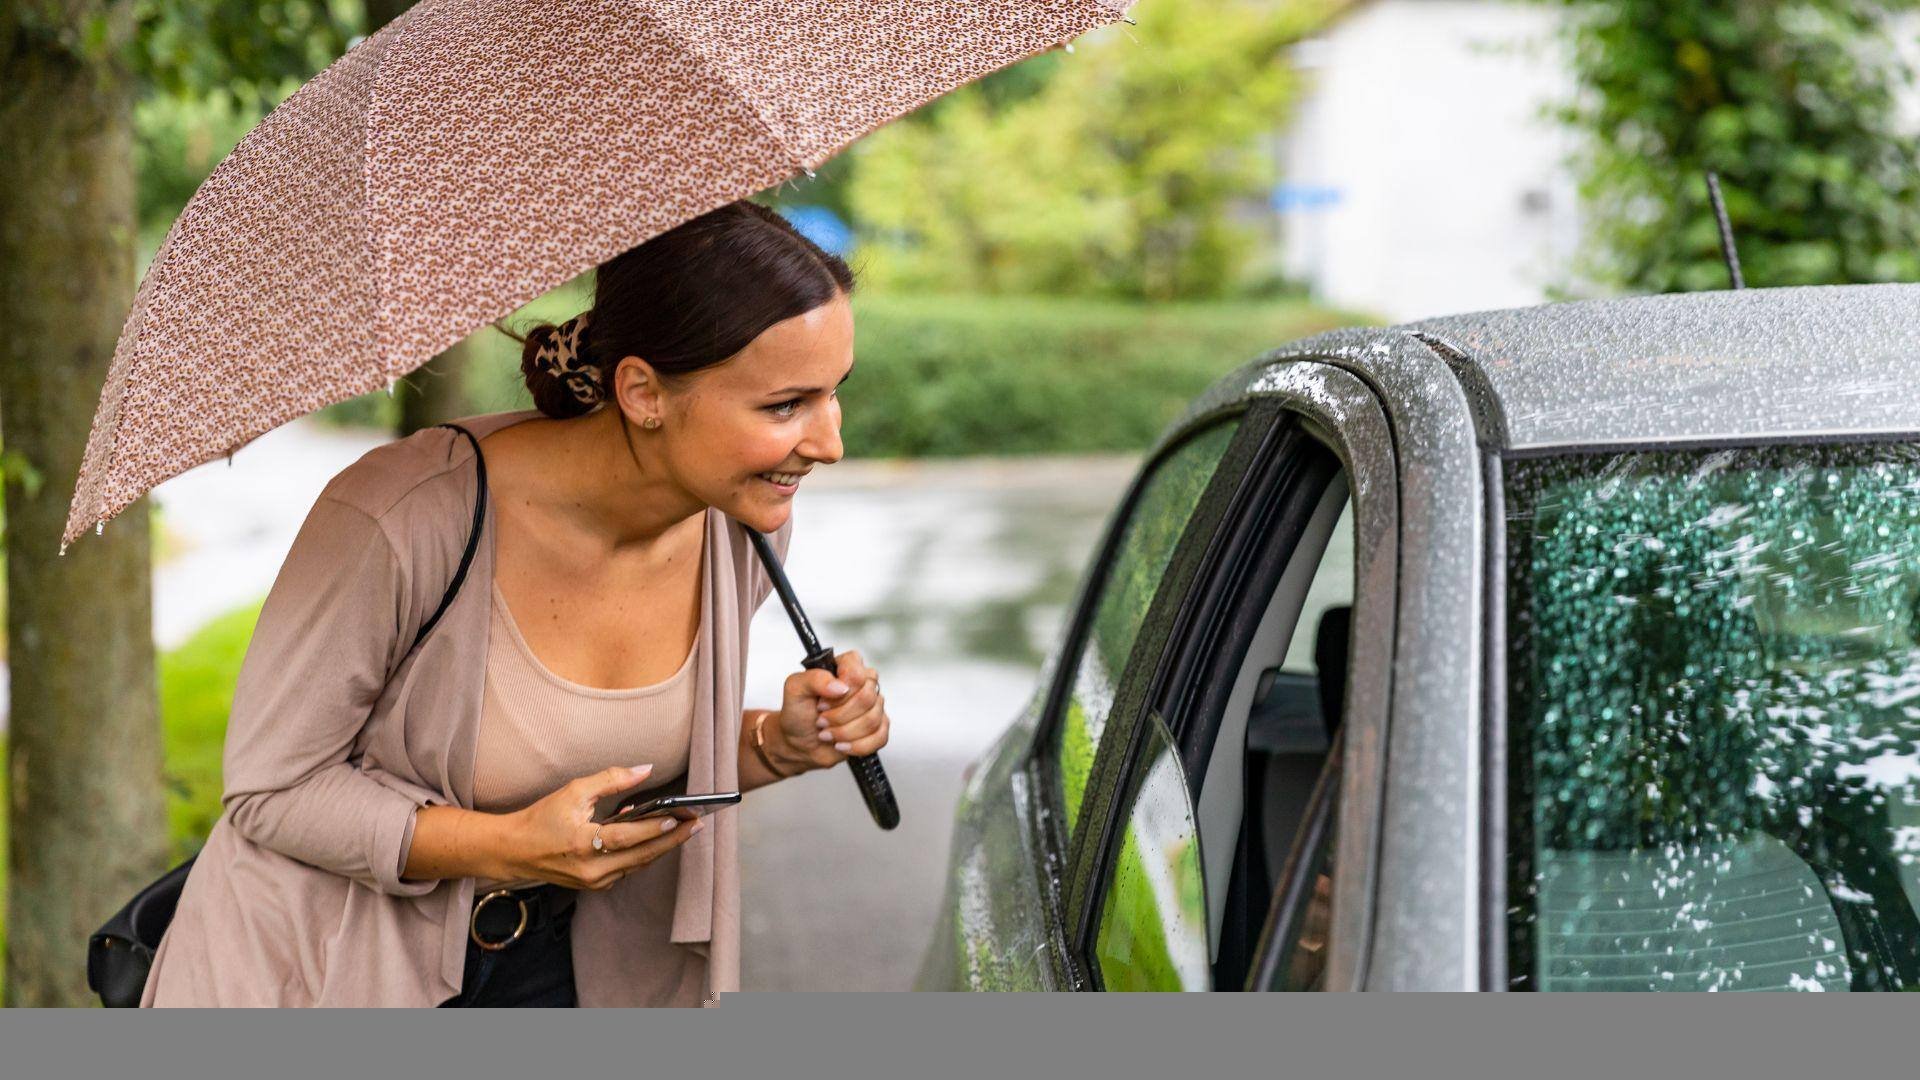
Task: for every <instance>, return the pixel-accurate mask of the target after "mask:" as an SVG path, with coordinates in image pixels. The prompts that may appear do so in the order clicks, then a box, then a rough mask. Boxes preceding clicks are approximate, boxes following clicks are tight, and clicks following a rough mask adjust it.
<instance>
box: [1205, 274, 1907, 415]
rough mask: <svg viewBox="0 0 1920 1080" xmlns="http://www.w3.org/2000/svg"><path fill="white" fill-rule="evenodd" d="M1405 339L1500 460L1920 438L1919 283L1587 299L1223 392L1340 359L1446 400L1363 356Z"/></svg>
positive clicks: (1356, 338)
mask: <svg viewBox="0 0 1920 1080" xmlns="http://www.w3.org/2000/svg"><path fill="white" fill-rule="evenodd" d="M1394 338H1402V339H1404V338H1414V339H1417V340H1419V341H1421V342H1424V343H1425V344H1426V346H1427V347H1428V348H1429V349H1431V350H1432V351H1433V352H1434V353H1436V354H1438V355H1439V356H1440V357H1441V358H1442V359H1444V360H1445V361H1446V362H1447V365H1448V366H1449V367H1450V368H1451V369H1452V370H1453V372H1454V374H1455V376H1456V378H1457V379H1458V380H1459V384H1460V386H1461V387H1462V388H1464V390H1465V391H1466V395H1467V399H1468V402H1469V405H1470V407H1471V409H1472V411H1473V414H1474V421H1475V427H1476V429H1477V436H1478V439H1479V441H1480V442H1482V443H1483V444H1486V445H1489V446H1494V447H1499V448H1501V449H1507V450H1516V451H1527V450H1547V449H1564V448H1575V447H1601V446H1609V445H1619V444H1640V445H1648V444H1652V445H1663V444H1672V445H1686V444H1703V443H1706V444H1710V443H1715V442H1767V441H1783V440H1784V441H1814V440H1821V439H1830V438H1864V437H1872V436H1875V435H1892V434H1913V433H1920V284H1889V285H1825V286H1806V287H1797V288H1779V289H1742V290H1738V291H1724V292H1701V293H1679V294H1668V295H1661V296H1636V297H1626V298H1621V299H1609V300H1582V301H1573V302H1568V303H1558V304H1543V305H1540V306H1538V307H1528V308H1512V309H1507V310H1502V311H1483V312H1476V313H1472V314H1465V315H1450V316H1447V317H1445V318H1438V319H1425V320H1421V321H1419V322H1412V323H1406V324H1403V325H1401V326H1396V327H1389V328H1386V329H1384V330H1381V329H1376V330H1371V331H1358V332H1356V331H1351V330H1346V331H1335V332H1333V333H1331V334H1325V335H1321V336H1319V337H1315V338H1308V339H1306V340H1305V341H1301V342H1297V343H1295V344H1292V345H1289V346H1286V347H1285V348H1282V349H1280V350H1278V351H1276V352H1275V353H1273V354H1270V355H1269V356H1267V357H1264V358H1262V361H1257V362H1256V363H1255V364H1249V365H1247V366H1246V367H1244V368H1242V369H1241V372H1240V373H1239V374H1240V375H1241V377H1240V378H1235V377H1232V376H1230V377H1229V378H1228V379H1224V380H1222V384H1224V385H1218V386H1217V388H1216V389H1217V391H1225V392H1226V393H1227V394H1229V395H1231V394H1233V393H1234V392H1235V391H1236V390H1237V391H1239V392H1242V393H1244V392H1246V391H1247V390H1250V389H1253V386H1252V385H1251V380H1250V379H1248V378H1247V377H1246V376H1250V375H1252V374H1254V371H1255V369H1256V368H1257V367H1259V366H1262V365H1263V364H1264V365H1270V364H1272V363H1273V362H1274V361H1278V360H1287V359H1301V358H1304V357H1310V356H1314V355H1327V356H1330V357H1332V356H1337V357H1339V359H1340V363H1341V364H1342V366H1345V367H1348V368H1349V369H1351V370H1354V371H1355V372H1357V373H1359V374H1360V375H1362V376H1363V377H1368V376H1372V378H1370V379H1369V381H1370V382H1372V383H1373V384H1374V385H1375V386H1376V387H1378V388H1379V389H1380V392H1381V393H1382V395H1383V396H1384V397H1387V398H1389V399H1392V398H1393V397H1396V396H1401V395H1408V394H1419V393H1433V392H1437V391H1435V390H1434V389H1433V388H1432V384H1431V381H1430V380H1425V379H1409V378H1405V377H1401V376H1403V375H1404V373H1400V374H1399V375H1397V374H1396V372H1395V371H1393V370H1391V365H1392V364H1393V363H1394V360H1393V357H1394V354H1395V353H1396V352H1398V350H1397V349H1392V348H1387V349H1381V348H1367V347H1361V346H1362V345H1363V342H1371V343H1374V344H1378V343H1380V342H1382V341H1388V342H1390V341H1391V340H1392V339H1394ZM1423 388H1424V389H1423ZM1209 397H1211V398H1212V400H1213V401H1215V402H1217V401H1218V400H1219V395H1218V394H1217V393H1216V394H1214V395H1209Z"/></svg>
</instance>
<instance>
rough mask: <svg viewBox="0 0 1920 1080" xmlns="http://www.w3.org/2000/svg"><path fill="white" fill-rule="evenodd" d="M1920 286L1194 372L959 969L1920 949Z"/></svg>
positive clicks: (947, 984) (1817, 975)
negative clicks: (1209, 381)
mask: <svg viewBox="0 0 1920 1080" xmlns="http://www.w3.org/2000/svg"><path fill="white" fill-rule="evenodd" d="M1917 740H1920V286H1916V285H1885V286H1845V287H1830V288H1804V289H1771V290H1761V289H1754V290H1745V291H1739V292H1727V293H1708V294H1694V295H1680V296H1655V297H1642V298H1635V299H1625V300H1613V301H1598V302H1581V303H1570V304H1555V305H1548V306H1544V307H1538V308H1530V309H1524V310H1515V311H1501V312H1492V313H1486V314H1477V315H1465V316H1459V317H1454V318H1446V319H1438V320H1433V321H1429V322H1421V323H1415V324H1411V325H1407V326H1399V327H1392V328H1387V329H1362V330H1346V331H1339V332H1336V333H1332V334H1328V335H1324V336H1320V337H1315V338H1311V339H1309V340H1306V341H1302V342H1298V343H1296V344H1293V345H1290V346H1287V347H1285V348H1282V349H1280V350H1278V351H1276V352H1274V353H1272V354H1271V355H1268V356H1265V357H1262V358H1260V359H1259V360H1257V361H1254V362H1252V363H1249V364H1247V365H1246V366H1244V367H1242V368H1240V369H1239V370H1237V371H1235V372H1234V373H1233V374H1231V375H1229V376H1228V377H1226V378H1224V379H1222V380H1221V381H1220V382H1219V383H1217V384H1216V385H1215V386H1214V387H1213V388H1211V389H1210V390H1209V391H1208V392H1207V393H1206V394H1204V395H1203V396H1202V397H1201V398H1200V399H1199V400H1198V401H1196V402H1195V403H1194V404H1193V406H1192V407H1191V408H1190V409H1189V410H1188V412H1187V413H1186V415H1185V416H1184V417H1183V418H1182V419H1181V420H1180V421H1179V422H1177V423H1176V424H1175V425H1174V426H1173V427H1172V428H1171V429H1169V431H1168V432H1167V433H1166V434H1165V435H1164V436H1163V437H1162V438H1161V440H1160V441H1159V443H1158V444H1157V445H1156V446H1155V447H1154V449H1153V450H1152V452H1151V453H1150V454H1149V455H1148V458H1147V462H1146V464H1145V465H1144V467H1143V468H1142V470H1141V472H1140V475H1139V476H1138V477H1137V478H1136V479H1135V481H1134V483H1133V484H1132V486H1131V487H1130V489H1129V490H1128V493H1127V495H1126V496H1125V498H1124V499H1123V501H1122V503H1121V505H1120V506H1119V507H1118V509H1117V510H1116V511H1115V512H1114V515H1113V517H1112V519H1111V521H1110V522H1109V524H1108V527H1107V529H1106V533H1105V535H1104V538H1103V539H1102V541H1101V543H1100V546H1099V548H1098V550H1097V552H1096V554H1095V556H1094V558H1093V561H1092V564H1091V566H1090V567H1089V569H1088V571H1087V573H1086V575H1085V577H1084V579H1083V580H1082V582H1081V585H1080V587H1079V591H1078V594H1077V596H1076V599H1075V601H1074V604H1073V615H1072V618H1071V619H1070V621H1069V624H1068V625H1067V627H1066V629H1065V630H1064V632H1063V634H1062V636H1061V640H1060V643H1059V645H1058V647H1057V648H1056V650H1055V651H1054V654H1053V655H1052V657H1050V658H1049V660H1048V661H1047V664H1046V666H1045V668H1044V670H1043V673H1042V676H1041V679H1040V684H1039V686H1038V688H1037V690H1036V692H1035V694H1034V696H1033V698H1032V700H1031V702H1030V704H1029V706H1028V707H1027V708H1026V710H1025V711H1024V713H1023V715H1022V716H1020V717H1019V719H1018V720H1017V721H1016V722H1015V723H1014V724H1013V725H1012V727H1011V728H1009V729H1008V730H1007V731H1006V733H1005V734H1004V735H1003V736H1002V737H1001V738H1000V740H999V741H998V742H997V743H996V744H995V746H994V747H993V748H992V749H991V750H990V751H989V752H988V753H987V755H986V756H985V757H984V758H983V759H982V760H981V761H979V762H976V763H975V764H974V766H972V768H971V770H970V773H969V777H968V780H967V783H966V787H965V791H964V793H963V796H962V799H961V803H960V807H959V810H958V812H957V820H956V826H955V830H954V842H953V849H952V863H951V868H950V872H949V884H948V889H947V896H946V902H945V909H944V912H943V915H942V918H941V922H940V924H939V926H938V928H937V930H936V933H935V937H934V941H933V944H932V947H931V949H930V951H929V953H928V955H927V958H926V961H925V963H924V964H923V966H922V969H921V975H920V980H919V985H920V986H921V987H922V988H927V989H976V990H996V989H1007V990H1100V989H1106V990H1123V989H1124V990H1175V989H1181V990H1203V989H1216V990H1235V989H1243V988H1244V989H1328V990H1344V989H1360V988H1364V989H1393V990H1403V989H1404V990H1411V989H1427V990H1500V989H1527V990H1764V989H1799V990H1849V989H1851V990H1882V989H1915V988H1920V920H1917V919H1916V916H1915V907H1916V904H1917V903H1920V749H1917V745H1916V743H1917Z"/></svg>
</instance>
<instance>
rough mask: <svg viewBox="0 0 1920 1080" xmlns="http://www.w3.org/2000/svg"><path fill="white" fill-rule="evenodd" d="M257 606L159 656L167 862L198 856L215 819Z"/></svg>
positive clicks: (221, 620) (227, 616) (219, 621)
mask: <svg viewBox="0 0 1920 1080" xmlns="http://www.w3.org/2000/svg"><path fill="white" fill-rule="evenodd" d="M259 618H260V605H259V604H257V603H256V604H251V605H248V606H247V607H243V608H239V609H237V610H234V611H230V612H228V613H227V614H225V615H222V616H220V617H219V618H217V619H215V620H213V621H212V622H210V623H208V624H207V625H206V626H204V627H202V628H201V629H200V630H199V631H198V632H197V633H195V634H194V635H193V637H191V638H189V639H188V640H187V641H186V642H184V643H183V644H181V646H180V647H179V648H177V649H174V650H172V651H171V652H168V653H165V654H163V655H162V656H161V657H160V723H161V727H162V731H163V734H164V736H165V742H166V755H167V756H166V772H165V775H166V784H167V825H168V836H169V842H170V843H171V844H172V848H173V851H172V859H173V861H174V862H179V861H180V860H181V859H184V858H186V857H187V856H189V855H191V854H193V853H194V852H195V851H198V850H199V849H200V844H201V843H202V842H203V841H204V840H205V839H206V836H207V834H208V833H209V832H212V831H213V823H214V822H215V821H217V820H219V818H220V754H221V751H222V749H223V748H224V747H225V745H226V738H227V713H228V712H229V711H230V710H231V709H232V708H233V683H234V679H235V678H236V677H238V676H239V674H240V661H241V660H242V659H243V658H245V656H246V652H247V642H248V641H249V640H251V639H252V637H253V626H254V623H255V622H257V621H259Z"/></svg>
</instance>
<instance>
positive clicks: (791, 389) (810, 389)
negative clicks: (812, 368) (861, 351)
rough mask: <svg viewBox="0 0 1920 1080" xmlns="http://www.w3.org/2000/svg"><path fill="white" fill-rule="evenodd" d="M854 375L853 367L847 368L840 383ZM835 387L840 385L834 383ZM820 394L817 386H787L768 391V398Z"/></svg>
mask: <svg viewBox="0 0 1920 1080" xmlns="http://www.w3.org/2000/svg"><path fill="white" fill-rule="evenodd" d="M852 374H853V368H852V367H849V368H847V374H846V375H842V376H840V382H842V383H843V382H846V381H847V378H848V376H850V375H852ZM833 385H835V386H839V385H840V383H834V384H833ZM819 392H820V388H819V387H817V386H786V387H782V388H780V389H778V390H769V391H767V396H768V397H772V396H774V395H775V394H817V393H819Z"/></svg>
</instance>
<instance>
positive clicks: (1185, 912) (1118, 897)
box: [1094, 721, 1208, 990]
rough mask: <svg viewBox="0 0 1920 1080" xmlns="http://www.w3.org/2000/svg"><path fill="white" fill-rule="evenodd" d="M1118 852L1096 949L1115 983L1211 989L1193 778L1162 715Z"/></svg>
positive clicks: (1113, 986) (1110, 985)
mask: <svg viewBox="0 0 1920 1080" xmlns="http://www.w3.org/2000/svg"><path fill="white" fill-rule="evenodd" d="M1149 734H1150V736H1151V738H1152V742H1151V743H1150V745H1149V746H1148V751H1149V753H1150V754H1151V757H1150V758H1149V760H1150V761H1151V762H1152V764H1151V765H1150V766H1149V767H1148V769H1147V771H1146V774H1145V775H1144V776H1143V777H1142V778H1141V783H1140V787H1139V789H1138V790H1137V791H1136V792H1135V793H1134V798H1133V802H1132V804H1131V806H1130V808H1129V811H1128V815H1127V825H1126V833H1125V834H1124V836H1123V837H1122V838H1121V841H1120V850H1119V852H1118V853H1117V854H1116V855H1115V856H1114V861H1113V867H1112V877H1111V878H1110V879H1109V882H1108V885H1107V888H1106V890H1105V893H1106V896H1105V901H1104V906H1103V907H1102V909H1101V912H1100V932H1099V936H1098V937H1097V938H1096V939H1095V946H1094V952H1095V955H1096V957H1097V958H1098V960H1099V963H1100V977H1101V980H1102V982H1104V983H1105V985H1106V988H1107V989H1108V990H1205V989H1206V988H1207V983H1208V966H1207V965H1208V948H1207V936H1206V925H1207V922H1206V920H1207V908H1206V890H1205V886H1204V885H1203V884H1202V878H1201V872H1200V841H1199V836H1198V833H1197V830H1196V828H1195V826H1194V822H1193V815H1192V809H1191V804H1190V803H1189V802H1188V799H1187V793H1186V786H1185V784H1184V783H1182V781H1181V778H1180V772H1179V770H1180V766H1179V763H1178V762H1177V761H1176V760H1175V759H1174V756H1173V752H1172V747H1171V745H1170V744H1169V743H1168V741H1167V738H1166V735H1165V733H1164V729H1163V728H1162V726H1161V725H1160V724H1159V723H1158V722H1157V721H1155V722H1154V723H1153V726H1152V730H1151V732H1150V733H1149Z"/></svg>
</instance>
